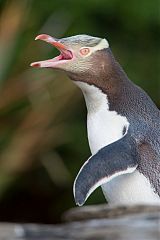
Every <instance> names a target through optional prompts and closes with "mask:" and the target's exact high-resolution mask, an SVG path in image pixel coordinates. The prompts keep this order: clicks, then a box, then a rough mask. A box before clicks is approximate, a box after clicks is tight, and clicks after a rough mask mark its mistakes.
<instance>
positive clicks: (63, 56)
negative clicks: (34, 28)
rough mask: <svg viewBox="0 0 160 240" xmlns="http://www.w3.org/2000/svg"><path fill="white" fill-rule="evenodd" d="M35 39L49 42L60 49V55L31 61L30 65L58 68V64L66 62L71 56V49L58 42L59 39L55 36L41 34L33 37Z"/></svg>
mask: <svg viewBox="0 0 160 240" xmlns="http://www.w3.org/2000/svg"><path fill="white" fill-rule="evenodd" d="M35 40H42V41H45V42H47V43H49V44H51V45H52V46H54V47H56V48H57V49H58V50H59V51H60V55H59V56H57V57H55V58H52V59H48V60H44V61H39V62H33V63H31V64H30V66H31V67H38V68H42V67H45V68H60V66H59V65H61V64H63V63H66V62H67V61H69V60H71V59H72V58H73V53H72V51H71V50H70V49H68V48H67V47H66V46H65V45H64V44H62V43H61V42H60V40H58V39H56V38H53V37H51V36H49V35H47V34H41V35H38V36H37V37H36V38H35Z"/></svg>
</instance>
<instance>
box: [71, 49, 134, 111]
mask: <svg viewBox="0 0 160 240" xmlns="http://www.w3.org/2000/svg"><path fill="white" fill-rule="evenodd" d="M93 59H94V60H93V67H92V69H89V70H88V73H81V74H78V75H72V76H71V79H72V80H74V82H75V83H76V85H78V86H79V87H80V88H81V90H82V92H83V94H84V97H85V99H86V104H87V105H88V106H89V104H90V103H91V102H95V104H96V105H97V106H99V105H100V104H101V103H102V102H104V98H106V100H105V101H106V104H107V106H108V107H109V104H111V106H113V105H114V103H115V102H117V99H120V97H121V96H124V97H125V98H126V97H127V94H126V93H127V91H128V90H129V88H130V87H131V85H132V83H131V82H130V80H129V79H128V77H127V75H126V74H125V72H124V71H123V69H122V68H121V66H120V65H119V63H118V62H117V61H116V60H115V58H114V56H113V54H112V52H111V50H110V49H107V50H106V51H103V50H101V51H98V52H97V53H96V56H94V58H93ZM95 59H96V60H95ZM83 83H84V84H83ZM100 93H103V95H102V94H100ZM126 101H127V99H126ZM88 106H87V108H88Z"/></svg>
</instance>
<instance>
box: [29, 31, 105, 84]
mask: <svg viewBox="0 0 160 240" xmlns="http://www.w3.org/2000/svg"><path fill="white" fill-rule="evenodd" d="M38 39H39V40H43V41H45V42H48V43H50V44H51V45H52V46H54V47H56V48H57V49H58V50H59V51H60V55H59V56H57V57H55V58H52V59H49V60H45V61H39V62H34V63H32V64H31V66H32V67H40V68H42V67H45V68H53V69H60V70H63V71H65V72H66V73H67V74H68V75H69V77H70V78H71V79H72V80H75V81H76V80H77V81H90V82H89V83H90V84H92V82H91V81H92V80H91V79H92V76H93V75H97V76H100V72H104V69H105V67H106V65H107V63H108V61H107V58H108V53H109V44H108V41H107V40H106V39H102V38H99V37H92V36H89V35H76V36H72V37H67V38H61V39H56V38H53V37H51V36H49V35H46V34H41V35H38V36H37V37H36V39H35V40H38Z"/></svg>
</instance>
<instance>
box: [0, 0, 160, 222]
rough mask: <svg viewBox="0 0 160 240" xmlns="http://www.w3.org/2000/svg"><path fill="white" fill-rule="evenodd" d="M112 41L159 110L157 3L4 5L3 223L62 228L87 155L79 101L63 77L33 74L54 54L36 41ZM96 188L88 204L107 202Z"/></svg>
mask: <svg viewBox="0 0 160 240" xmlns="http://www.w3.org/2000/svg"><path fill="white" fill-rule="evenodd" d="M39 33H47V34H50V35H52V36H54V37H64V36H70V35H75V34H82V33H85V34H90V35H93V36H99V37H103V38H107V40H108V41H109V43H110V46H111V48H112V51H113V53H114V55H115V57H116V58H117V60H118V61H119V62H120V64H121V65H122V66H123V68H124V69H125V71H126V72H127V74H128V76H129V77H130V79H132V80H133V81H134V82H135V83H136V84H138V85H140V86H141V87H143V88H144V89H145V90H146V91H147V92H148V94H149V95H150V96H151V97H152V99H153V100H154V101H155V103H156V104H157V106H159V107H160V1H159V0H153V1H151V0H141V1H139V0H134V1H133V0H128V1H122V0H88V1H87V0H68V1H67V0H54V1H53V0H50V1H49V0H45V1H44V0H39V1H37V0H28V1H27V0H19V1H18V0H17V1H16V0H10V1H6V0H4V1H0V221H14V222H15V221H18V222H44V223H57V222H59V221H60V216H61V214H62V212H64V211H65V210H67V209H69V208H70V207H75V203H74V199H73V194H72V184H73V181H74V178H75V176H76V174H77V173H78V170H79V169H80V166H81V165H82V164H83V162H84V161H85V160H86V159H87V158H88V157H89V156H90V151H89V147H88V142H87V137H86V108H85V104H84V100H83V97H82V94H81V92H80V90H79V89H77V88H76V87H75V86H74V84H73V83H72V82H71V81H70V80H69V79H68V78H67V77H66V76H65V75H63V74H61V73H59V72H55V71H53V70H50V69H32V68H30V67H29V64H30V63H31V62H33V61H37V60H41V59H42V60H43V59H47V58H51V57H53V56H55V55H56V54H57V51H56V50H55V49H53V48H52V47H51V46H49V45H47V44H45V43H42V42H35V41H34V38H35V36H36V35H38V34H39ZM103 202H105V199H104V197H103V195H102V193H101V190H100V189H98V190H96V191H95V193H94V194H92V196H91V197H90V198H89V200H88V201H87V204H93V203H94V204H95V203H103Z"/></svg>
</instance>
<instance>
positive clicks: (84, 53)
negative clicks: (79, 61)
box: [80, 48, 90, 56]
mask: <svg viewBox="0 0 160 240" xmlns="http://www.w3.org/2000/svg"><path fill="white" fill-rule="evenodd" d="M89 52H90V49H89V48H82V49H80V53H81V55H83V56H85V55H87V54H88V53H89Z"/></svg>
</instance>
